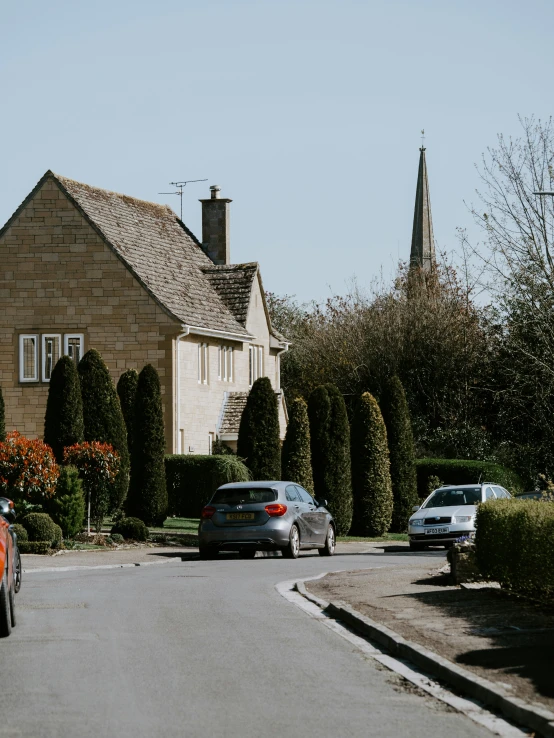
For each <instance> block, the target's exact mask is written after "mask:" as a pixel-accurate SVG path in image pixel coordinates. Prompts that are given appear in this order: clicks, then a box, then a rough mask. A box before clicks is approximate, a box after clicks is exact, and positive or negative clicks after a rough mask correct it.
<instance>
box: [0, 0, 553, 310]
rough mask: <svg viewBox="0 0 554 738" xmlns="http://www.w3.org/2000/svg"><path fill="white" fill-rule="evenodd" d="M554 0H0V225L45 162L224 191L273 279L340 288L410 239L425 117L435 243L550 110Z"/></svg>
mask: <svg viewBox="0 0 554 738" xmlns="http://www.w3.org/2000/svg"><path fill="white" fill-rule="evenodd" d="M553 28H554V4H553V3H552V2H550V1H548V0H527V2H525V3H523V2H521V0H517V1H515V0H419V1H418V2H415V1H414V0H404V1H399V0H365V1H364V2H362V1H361V0H210V1H209V2H206V1H205V0H204V1H201V0H156V2H152V0H150V1H148V2H146V1H145V0H132V2H131V0H95V1H94V2H86V3H85V2H83V0H49V2H48V3H44V2H42V1H41V2H38V1H37V0H21V1H20V2H15V1H14V0H12V1H11V2H8V0H4V2H0V30H1V32H2V45H1V47H0V91H1V96H0V147H1V149H0V152H1V158H0V222H1V223H4V222H5V221H6V220H7V219H8V218H9V217H10V215H11V214H12V213H13V211H14V210H15V209H16V208H17V207H18V205H19V204H20V202H21V201H22V200H23V199H24V198H25V197H26V195H27V194H28V193H29V192H30V191H31V189H32V188H33V187H34V185H35V184H36V182H37V181H38V180H39V179H40V177H41V176H42V175H43V174H44V172H45V171H47V170H48V169H51V170H53V171H54V172H57V173H59V174H63V175H65V176H67V177H71V178H73V179H76V180H79V181H82V182H86V183H88V184H91V185H95V186H98V187H102V188H105V189H108V190H113V191H116V192H122V193H125V194H128V195H131V196H134V197H138V198H141V199H144V200H150V201H153V202H159V203H167V204H169V205H171V207H173V208H174V210H175V211H176V212H177V213H178V212H179V198H178V197H175V196H173V195H162V194H159V193H160V192H166V191H170V190H172V189H173V188H172V187H171V186H170V185H169V183H170V182H172V181H177V180H180V181H182V180H192V179H204V178H206V179H207V180H208V181H206V182H198V183H191V184H189V185H187V186H186V188H185V190H184V197H183V220H184V221H185V223H186V224H187V225H188V226H189V228H191V230H193V231H194V232H195V233H196V234H197V235H198V236H199V237H200V236H201V206H200V203H199V202H198V200H199V198H203V197H208V196H209V189H208V188H209V185H212V184H218V185H220V186H221V188H222V191H221V196H222V197H229V198H232V200H233V202H232V204H231V259H232V261H233V262H234V263H240V262H246V261H258V262H260V265H261V272H262V277H263V281H264V286H265V288H266V290H270V291H272V292H276V293H278V294H288V295H295V296H296V297H297V299H298V300H300V301H308V300H313V299H315V300H321V299H325V298H326V297H327V296H330V295H331V294H335V293H336V294H343V293H344V292H346V290H347V289H348V284H349V282H350V280H351V279H352V278H353V277H355V278H356V280H357V282H358V284H359V285H360V286H362V287H364V286H367V285H369V284H370V282H371V280H372V279H373V278H374V277H376V276H377V275H379V273H380V272H381V271H382V272H383V274H385V276H389V275H392V274H393V273H394V270H395V266H396V264H397V262H398V259H407V258H408V257H409V252H410V240H411V231H412V219H413V206H414V197H415V186H416V179H417V167H418V158H419V151H418V149H419V147H420V146H421V135H420V131H421V129H422V128H424V129H425V136H426V138H425V146H426V148H427V152H426V156H427V165H428V172H429V182H430V191H431V202H432V211H433V222H434V230H435V239H436V242H437V247H438V248H439V249H440V250H445V251H451V250H452V249H455V248H456V228H457V227H462V228H464V227H465V228H468V229H469V232H470V235H471V236H472V238H473V239H476V238H478V234H477V233H476V232H475V230H474V226H473V225H472V220H471V216H470V215H469V213H468V209H467V204H468V203H471V202H475V201H476V197H475V189H476V187H477V186H478V174H477V171H476V169H475V164H476V163H478V162H479V160H480V158H481V156H482V154H483V152H485V151H486V149H487V147H488V146H494V144H495V140H496V136H497V134H498V133H503V134H505V135H514V136H516V135H518V133H519V123H518V115H521V116H530V115H535V116H536V117H538V118H541V119H545V118H548V117H549V116H550V114H551V112H552V108H553V104H552V102H551V100H552V91H551V90H552V85H553V81H554V76H553V72H554V52H553V51H552V29H553Z"/></svg>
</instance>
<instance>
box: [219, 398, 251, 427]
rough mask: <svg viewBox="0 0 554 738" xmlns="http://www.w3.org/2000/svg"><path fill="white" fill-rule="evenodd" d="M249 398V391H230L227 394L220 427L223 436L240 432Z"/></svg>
mask: <svg viewBox="0 0 554 738" xmlns="http://www.w3.org/2000/svg"><path fill="white" fill-rule="evenodd" d="M247 399H248V392H229V393H228V394H227V397H226V399H225V401H224V402H225V405H224V407H223V417H222V418H221V425H220V427H219V434H220V435H221V436H223V435H228V434H232V433H238V432H239V425H240V419H241V417H242V411H243V410H244V407H245V405H246V400H247Z"/></svg>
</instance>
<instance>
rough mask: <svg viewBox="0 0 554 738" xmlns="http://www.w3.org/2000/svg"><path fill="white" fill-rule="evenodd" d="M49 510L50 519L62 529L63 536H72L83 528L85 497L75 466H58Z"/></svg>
mask: <svg viewBox="0 0 554 738" xmlns="http://www.w3.org/2000/svg"><path fill="white" fill-rule="evenodd" d="M49 512H50V516H51V517H52V520H53V521H54V522H55V523H57V524H58V525H59V526H60V528H61V529H62V532H63V536H64V538H73V536H74V535H76V534H77V533H80V532H81V530H82V529H83V525H84V521H85V512H86V510H85V497H84V494H83V488H82V484H81V480H80V479H79V470H78V469H77V468H76V467H74V466H62V467H60V476H59V477H58V483H57V485H56V494H55V495H54V497H53V498H52V501H51V503H50V505H49Z"/></svg>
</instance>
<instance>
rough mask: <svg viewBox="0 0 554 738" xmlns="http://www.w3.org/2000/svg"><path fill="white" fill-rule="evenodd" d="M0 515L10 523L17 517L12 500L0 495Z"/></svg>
mask: <svg viewBox="0 0 554 738" xmlns="http://www.w3.org/2000/svg"><path fill="white" fill-rule="evenodd" d="M0 515H2V516H3V517H4V518H6V519H7V520H9V521H10V522H12V523H13V522H14V521H15V519H16V518H17V514H16V512H15V508H14V504H13V502H12V501H11V500H8V499H7V498H6V497H0Z"/></svg>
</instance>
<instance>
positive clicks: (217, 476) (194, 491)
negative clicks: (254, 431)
mask: <svg viewBox="0 0 554 738" xmlns="http://www.w3.org/2000/svg"><path fill="white" fill-rule="evenodd" d="M165 477H166V484H167V496H168V503H169V509H168V515H176V516H177V517H183V518H199V517H200V512H201V511H202V508H203V507H204V505H206V504H207V503H208V502H209V500H210V498H211V496H212V495H213V493H214V492H215V490H216V489H217V488H218V487H220V486H221V485H222V484H226V483H227V482H248V481H249V480H250V472H249V471H248V469H247V468H246V466H245V465H244V464H243V463H242V461H241V460H240V459H238V458H237V457H236V456H200V455H198V456H189V455H172V456H166V457H165Z"/></svg>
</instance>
